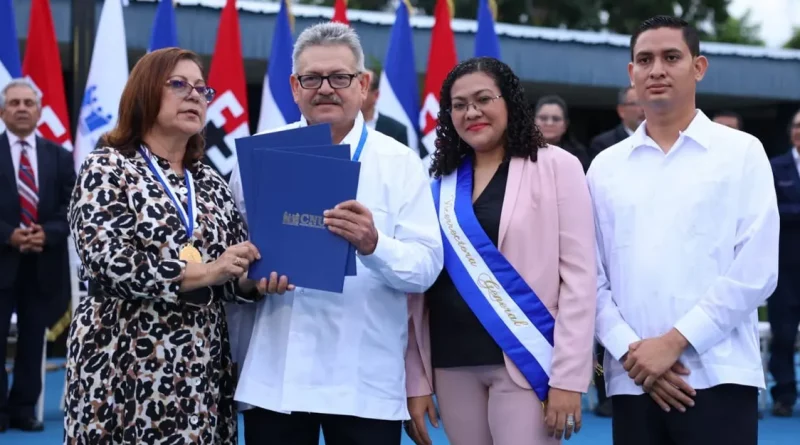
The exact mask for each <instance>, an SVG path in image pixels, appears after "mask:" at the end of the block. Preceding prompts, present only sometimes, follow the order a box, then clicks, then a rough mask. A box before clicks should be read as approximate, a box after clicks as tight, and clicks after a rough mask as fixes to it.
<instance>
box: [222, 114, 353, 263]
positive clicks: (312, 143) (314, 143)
mask: <svg viewBox="0 0 800 445" xmlns="http://www.w3.org/2000/svg"><path fill="white" fill-rule="evenodd" d="M235 142H236V156H237V158H238V162H239V176H240V178H241V180H242V193H243V194H244V202H245V207H246V206H247V203H248V202H254V198H253V193H254V192H253V188H254V184H255V181H254V180H253V178H258V177H259V173H260V172H259V171H258V168H257V163H256V162H255V161H254V158H253V152H254V151H255V150H264V149H271V150H297V152H298V153H306V154H312V155H317V156H326V157H332V158H336V159H350V146H349V145H338V146H331V144H332V139H331V127H330V124H319V125H309V126H305V127H298V128H292V129H288V130H282V131H276V132H272V133H266V134H259V135H255V136H248V137H243V138H238V139H236V141H235ZM332 147H335V148H334V149H331V148H332ZM248 213H250V212H248ZM248 219H250V221H248V225H250V226H251V227H252V226H254V224H255V223H256V222H255V221H254V220H252V219H251V218H248ZM356 272H357V266H356V249H355V246H353V245H352V244H351V245H350V247H349V248H348V252H347V265H346V267H345V276H347V277H351V276H355V275H356Z"/></svg>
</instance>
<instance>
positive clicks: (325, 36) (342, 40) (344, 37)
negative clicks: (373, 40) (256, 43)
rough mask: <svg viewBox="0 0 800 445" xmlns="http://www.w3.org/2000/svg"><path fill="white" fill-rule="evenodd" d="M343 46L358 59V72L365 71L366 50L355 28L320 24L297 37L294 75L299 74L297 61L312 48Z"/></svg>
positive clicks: (293, 56) (293, 60)
mask: <svg viewBox="0 0 800 445" xmlns="http://www.w3.org/2000/svg"><path fill="white" fill-rule="evenodd" d="M332 45H343V46H346V47H348V48H350V51H352V52H353V55H354V56H355V58H356V70H358V71H364V69H365V68H364V50H363V49H362V48H361V40H360V39H359V38H358V34H356V32H355V31H354V30H353V28H351V27H349V26H347V25H345V24H343V23H337V22H325V23H318V24H316V25H314V26H312V27H310V28H306V29H305V30H304V31H303V32H302V33H300V35H299V36H298V37H297V41H296V42H295V44H294V52H293V54H292V73H294V74H297V60H298V59H299V58H300V54H302V53H303V51H305V50H306V49H308V48H310V47H312V46H332Z"/></svg>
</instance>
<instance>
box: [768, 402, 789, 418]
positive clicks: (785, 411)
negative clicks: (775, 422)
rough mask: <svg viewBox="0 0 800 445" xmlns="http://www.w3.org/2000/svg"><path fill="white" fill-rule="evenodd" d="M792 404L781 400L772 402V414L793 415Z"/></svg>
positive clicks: (780, 415)
mask: <svg viewBox="0 0 800 445" xmlns="http://www.w3.org/2000/svg"><path fill="white" fill-rule="evenodd" d="M792 411H793V410H792V406H791V405H787V404H785V403H781V402H775V403H773V404H772V415H773V416H775V417H792Z"/></svg>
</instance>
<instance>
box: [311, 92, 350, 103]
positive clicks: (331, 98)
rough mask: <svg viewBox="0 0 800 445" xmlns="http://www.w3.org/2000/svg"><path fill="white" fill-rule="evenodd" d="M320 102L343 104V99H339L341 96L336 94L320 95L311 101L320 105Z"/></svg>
mask: <svg viewBox="0 0 800 445" xmlns="http://www.w3.org/2000/svg"><path fill="white" fill-rule="evenodd" d="M319 104H334V105H341V104H342V100H341V99H339V96H337V95H335V94H330V95H318V96H316V97H315V98H314V99H313V100H312V101H311V105H319Z"/></svg>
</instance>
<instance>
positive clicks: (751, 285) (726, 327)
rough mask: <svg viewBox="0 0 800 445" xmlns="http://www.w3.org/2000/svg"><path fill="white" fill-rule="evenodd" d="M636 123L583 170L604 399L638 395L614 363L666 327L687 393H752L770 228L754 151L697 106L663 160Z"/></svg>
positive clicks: (773, 221)
mask: <svg viewBox="0 0 800 445" xmlns="http://www.w3.org/2000/svg"><path fill="white" fill-rule="evenodd" d="M645 126H646V123H644V124H642V125H640V126H639V128H638V129H637V130H636V132H635V133H634V135H633V136H631V137H630V138H628V139H626V140H625V141H622V142H620V143H618V144H616V145H613V146H612V147H610V148H608V149H606V150H604V151H603V152H601V153H600V154H599V155H598V156H597V158H595V160H594V162H593V163H592V166H591V168H590V169H589V172H588V181H589V188H590V191H591V193H592V198H593V202H594V215H595V222H596V230H597V248H598V284H597V286H598V292H597V298H598V301H597V323H596V329H597V337H598V339H599V340H600V342H601V343H602V344H603V345H604V346H605V347H606V351H607V352H606V356H605V360H604V370H605V371H604V372H605V376H606V387H607V391H608V394H609V395H610V396H614V395H618V394H633V395H636V394H642V389H641V388H640V387H639V386H637V385H636V384H635V383H634V382H633V380H632V379H630V378H629V377H628V374H627V372H625V370H624V369H623V367H622V364H621V362H620V361H619V360H620V358H621V357H622V356H623V355H624V354H625V353H626V352H627V351H628V346H629V345H630V344H631V343H633V342H636V341H638V340H640V339H645V338H652V337H656V336H660V335H662V334H665V333H666V332H668V331H670V330H671V329H672V328H675V329H677V330H678V331H679V332H680V333H681V334H682V335H683V336H684V337H686V339H687V340H688V342H689V344H690V346H689V347H687V348H686V350H685V351H684V353H683V354H682V356H681V357H680V360H681V361H682V362H683V364H684V365H686V366H687V367H688V368H689V369H690V370H691V374H690V375H689V376H687V377H685V379H687V381H688V383H689V384H690V385H691V386H692V387H694V388H695V389H704V388H709V387H712V386H715V385H720V384H725V383H732V384H740V385H746V386H754V387H758V388H762V389H763V388H764V387H765V382H764V373H763V369H762V365H761V353H760V349H759V341H758V335H759V334H758V315H757V308H758V306H760V305H761V304H762V303H763V302H764V301H765V300H766V299H767V298H768V297H769V296H770V295H771V294H772V291H773V290H774V289H775V285H776V283H777V278H778V232H779V217H778V207H777V202H776V197H775V188H774V185H773V179H772V169H771V168H770V164H769V161H768V159H767V156H766V154H765V153H764V147H763V146H762V145H761V142H759V141H758V139H756V138H755V137H753V136H751V135H749V134H746V133H743V132H741V131H737V130H734V129H731V128H728V127H725V126H723V125H720V124H716V123H713V122H712V121H711V120H709V119H708V118H707V117H706V115H705V114H703V112H701V111H699V110H698V111H697V115H696V116H695V118H694V120H693V121H692V123H691V125H689V127H688V128H687V129H686V131H684V132H682V134H681V135H680V137H679V139H678V140H677V142H675V145H674V146H673V147H672V148H671V149H670V150H669V151H668V152H667V154H664V152H663V151H662V150H661V149H660V148H658V145H657V144H656V143H655V142H654V141H653V140H652V139H651V138H650V137H648V136H647V134H646V132H645Z"/></svg>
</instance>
